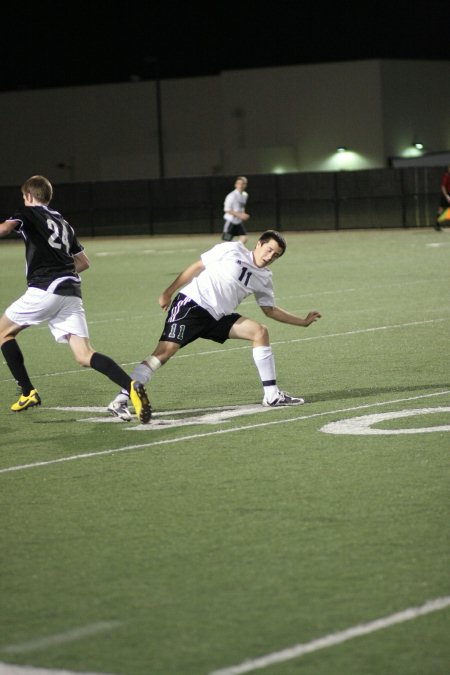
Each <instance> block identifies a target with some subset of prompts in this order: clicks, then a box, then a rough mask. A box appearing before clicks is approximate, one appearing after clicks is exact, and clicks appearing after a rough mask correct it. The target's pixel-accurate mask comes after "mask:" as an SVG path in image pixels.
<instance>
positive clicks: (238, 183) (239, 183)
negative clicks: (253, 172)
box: [234, 180, 247, 192]
mask: <svg viewBox="0 0 450 675" xmlns="http://www.w3.org/2000/svg"><path fill="white" fill-rule="evenodd" d="M234 185H235V188H236V189H237V190H239V192H244V190H245V188H246V187H247V183H246V182H245V180H237V181H236V183H235V184H234Z"/></svg>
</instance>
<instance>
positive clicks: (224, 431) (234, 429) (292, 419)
mask: <svg viewBox="0 0 450 675" xmlns="http://www.w3.org/2000/svg"><path fill="white" fill-rule="evenodd" d="M448 394H450V390H446V391H437V392H433V393H428V394H421V395H420V396H410V397H408V398H399V399H393V400H391V401H381V402H377V403H367V404H364V405H359V406H352V407H350V408H340V409H338V410H326V411H323V412H320V413H312V414H310V415H298V416H296V417H290V418H288V419H281V420H272V421H270V422H259V423H257V424H247V425H243V426H239V427H232V428H231V429H218V430H216V431H207V432H204V433H200V434H191V435H188V436H179V437H177V438H169V439H163V440H160V441H150V442H148V443H137V444H135V445H125V446H123V447H121V448H109V449H107V450H99V451H98V452H84V453H82V454H78V455H70V456H68V457H60V458H58V459H50V460H45V461H44V460H43V461H41V462H33V463H32V464H19V465H16V466H9V467H5V468H3V469H0V474H3V473H9V472H11V471H22V470H24V469H35V468H37V467H41V466H50V465H52V464H62V463H64V462H72V461H75V460H80V459H90V458H91V457H101V456H102V455H113V454H115V453H119V452H130V451H131V450H140V449H142V448H152V447H156V446H160V445H172V444H175V443H186V441H192V440H196V439H198V438H208V437H210V436H220V435H223V434H230V433H234V432H239V431H248V430H254V429H260V428H262V427H269V426H273V425H275V424H289V423H291V422H300V421H304V420H310V419H314V418H316V417H324V416H326V415H339V414H341V413H345V412H355V411H357V410H365V409H367V408H376V407H379V406H384V405H393V404H396V403H405V402H407V401H417V400H420V399H423V398H432V397H433V396H446V395H448ZM284 410H285V408H284Z"/></svg>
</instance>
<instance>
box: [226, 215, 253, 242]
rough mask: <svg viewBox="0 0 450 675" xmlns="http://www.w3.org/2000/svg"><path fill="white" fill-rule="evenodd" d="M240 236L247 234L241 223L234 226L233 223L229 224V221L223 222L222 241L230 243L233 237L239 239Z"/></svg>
mask: <svg viewBox="0 0 450 675" xmlns="http://www.w3.org/2000/svg"><path fill="white" fill-rule="evenodd" d="M242 234H247V230H246V229H245V227H244V225H243V224H242V223H239V224H238V225H234V223H230V221H229V220H226V221H225V222H224V224H223V234H222V239H223V240H224V241H231V240H232V239H233V237H239V236H240V235H242Z"/></svg>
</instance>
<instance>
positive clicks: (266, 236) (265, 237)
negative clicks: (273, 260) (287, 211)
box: [258, 230, 287, 258]
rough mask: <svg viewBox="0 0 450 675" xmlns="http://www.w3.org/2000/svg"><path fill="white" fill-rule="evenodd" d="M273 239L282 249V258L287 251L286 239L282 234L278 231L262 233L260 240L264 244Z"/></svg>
mask: <svg viewBox="0 0 450 675" xmlns="http://www.w3.org/2000/svg"><path fill="white" fill-rule="evenodd" d="M271 239H274V240H275V241H276V242H277V244H278V246H279V247H280V248H281V249H282V251H281V253H280V258H281V256H282V255H283V253H284V252H285V251H286V246H287V245H286V239H285V238H284V237H283V235H282V234H280V233H279V232H277V231H276V230H266V231H265V232H263V233H262V235H261V236H260V238H259V239H258V241H259V242H261V244H264V243H265V242H266V241H270V240H271Z"/></svg>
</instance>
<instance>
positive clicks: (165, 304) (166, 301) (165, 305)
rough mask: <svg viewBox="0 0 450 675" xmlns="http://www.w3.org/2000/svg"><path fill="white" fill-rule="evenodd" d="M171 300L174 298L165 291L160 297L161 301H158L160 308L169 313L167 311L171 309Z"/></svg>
mask: <svg viewBox="0 0 450 675" xmlns="http://www.w3.org/2000/svg"><path fill="white" fill-rule="evenodd" d="M171 298H172V296H171V294H170V293H168V292H167V291H163V293H161V295H160V296H159V300H158V302H159V306H160V307H161V309H163V310H164V311H165V312H167V310H168V309H169V307H170V300H171Z"/></svg>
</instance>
